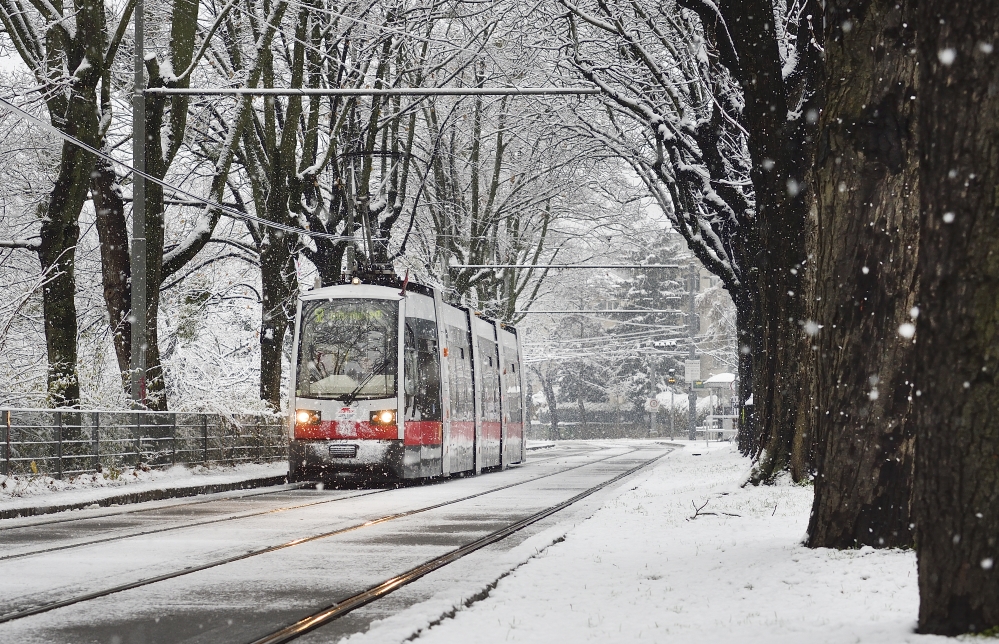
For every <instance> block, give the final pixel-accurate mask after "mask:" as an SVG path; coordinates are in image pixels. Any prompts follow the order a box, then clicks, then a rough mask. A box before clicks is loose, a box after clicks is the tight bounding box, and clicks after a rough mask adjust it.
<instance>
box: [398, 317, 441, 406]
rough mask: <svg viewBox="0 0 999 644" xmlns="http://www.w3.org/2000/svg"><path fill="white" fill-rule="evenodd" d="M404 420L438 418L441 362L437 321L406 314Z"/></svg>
mask: <svg viewBox="0 0 999 644" xmlns="http://www.w3.org/2000/svg"><path fill="white" fill-rule="evenodd" d="M405 346H406V349H405V370H406V371H405V381H406V384H405V393H406V420H441V418H442V413H441V365H440V353H439V351H438V350H437V325H436V324H435V323H434V322H433V321H432V320H424V319H422V318H406V345H405Z"/></svg>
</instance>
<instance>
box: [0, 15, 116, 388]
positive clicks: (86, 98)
mask: <svg viewBox="0 0 999 644" xmlns="http://www.w3.org/2000/svg"><path fill="white" fill-rule="evenodd" d="M32 7H33V11H30V10H29V9H28V8H27V6H26V5H24V4H22V3H21V2H19V1H18V0H5V1H4V2H2V3H0V21H2V22H3V25H4V28H5V31H6V34H7V36H8V37H9V38H10V39H11V41H12V42H13V44H14V47H15V49H16V50H17V53H18V55H19V56H20V57H21V60H22V61H23V62H24V64H25V65H26V66H27V68H28V69H29V70H30V71H31V73H32V74H33V75H34V76H35V79H36V81H37V82H38V83H39V85H40V87H41V89H42V90H43V96H44V98H45V102H46V106H47V107H48V111H49V119H50V121H51V122H52V124H53V125H54V126H55V127H57V128H59V129H60V130H61V131H63V132H65V133H66V134H68V135H70V136H73V137H75V138H77V139H80V140H81V141H83V142H84V143H86V144H88V145H91V146H95V145H98V144H99V139H100V119H101V106H100V105H99V104H98V98H97V85H98V83H99V82H100V81H101V78H102V76H103V74H104V70H105V66H106V65H107V64H109V62H108V61H110V60H113V58H114V51H115V50H116V47H117V39H114V40H112V43H111V44H110V46H109V38H108V33H107V24H106V19H107V17H108V16H107V15H106V7H105V6H104V4H103V2H101V1H100V0H81V1H80V2H78V3H76V4H75V6H74V7H73V12H72V16H69V15H66V14H65V13H64V12H65V9H64V8H63V7H62V5H61V4H59V5H58V6H56V5H53V4H50V3H47V2H38V3H32ZM125 13H126V15H127V13H128V10H126V12H125ZM43 32H44V35H43ZM93 167H94V157H93V155H91V154H90V153H88V152H84V150H83V149H82V148H80V147H78V146H77V145H76V144H74V143H70V142H68V141H66V142H63V143H62V155H61V158H60V162H59V167H58V170H57V176H56V179H55V183H54V185H53V188H52V191H51V193H50V195H49V198H48V201H47V203H46V204H45V206H43V208H42V211H41V212H39V215H40V219H41V229H40V238H41V246H40V247H39V248H38V257H39V260H40V261H41V265H42V272H43V274H45V275H47V276H48V282H47V284H46V286H45V288H44V289H43V292H42V293H43V294H42V302H43V312H44V318H45V338H46V345H47V353H48V363H49V366H48V393H49V400H50V402H51V403H52V404H54V405H58V406H75V405H78V404H79V402H80V385H79V379H78V375H77V364H76V363H77V312H76V304H75V296H76V279H75V270H76V267H75V258H76V245H77V238H78V236H79V232H80V230H79V223H78V221H79V216H80V211H81V209H82V208H83V204H84V202H85V201H86V199H87V191H88V188H89V186H90V178H91V171H92V170H93Z"/></svg>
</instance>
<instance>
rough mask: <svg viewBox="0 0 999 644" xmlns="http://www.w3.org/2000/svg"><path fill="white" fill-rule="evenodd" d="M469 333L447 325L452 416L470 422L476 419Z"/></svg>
mask: <svg viewBox="0 0 999 644" xmlns="http://www.w3.org/2000/svg"><path fill="white" fill-rule="evenodd" d="M469 340H470V338H469V335H468V331H466V330H464V329H460V328H458V327H456V326H453V325H451V324H449V325H447V343H448V346H449V347H450V349H451V351H450V354H451V355H450V357H449V358H448V374H449V377H448V380H449V381H450V382H449V384H450V393H451V414H452V416H453V418H454V419H455V420H461V421H470V420H473V419H474V418H475V402H474V400H473V398H472V366H471V364H469V359H468V355H469V354H468V353H467V352H466V351H465V349H466V348H468V346H469Z"/></svg>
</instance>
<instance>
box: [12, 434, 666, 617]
mask: <svg viewBox="0 0 999 644" xmlns="http://www.w3.org/2000/svg"><path fill="white" fill-rule="evenodd" d="M636 451H639V448H632V449H630V450H628V451H626V452H623V453H620V454H613V455H611V456H606V457H604V458H599V459H595V460H592V461H588V462H585V463H580V464H578V465H573V466H571V467H566V468H563V469H560V470H558V471H556V472H549V473H548V474H543V475H541V476H536V477H532V478H529V479H525V480H523V481H517V482H515V483H509V484H507V485H502V486H499V487H495V488H492V489H489V490H484V491H482V492H476V493H474V494H470V495H466V496H463V497H460V498H457V499H452V500H449V501H443V502H441V503H435V504H432V505H428V506H424V507H422V508H417V509H414V510H407V511H404V512H398V513H394V514H389V515H384V516H381V517H378V518H376V519H371V520H368V521H365V522H363V523H357V524H354V525H351V526H347V527H344V528H339V529H337V530H331V531H329V532H323V533H319V534H313V535H309V536H306V537H302V538H299V539H293V540H291V541H287V542H285V543H281V544H277V545H274V546H267V547H264V548H258V549H255V550H250V551H248V552H245V553H242V554H239V555H233V556H231V557H225V558H223V559H216V560H213V561H209V562H206V563H203V564H198V565H193V566H188V567H185V568H183V569H181V570H176V571H173V572H169V573H164V574H161V575H156V576H154V577H148V578H145V579H139V580H136V581H132V582H127V583H124V584H119V585H117V586H112V587H110V588H105V589H102V590H97V591H92V592H89V593H84V594H81V595H77V596H75V597H70V598H67V599H63V600H59V601H54V602H49V603H46V604H41V605H39V606H34V607H32V608H27V609H23V610H19V611H15V612H12V613H7V614H4V615H0V624H5V623H8V622H13V621H16V620H20V619H24V618H26V617H30V616H32V615H39V614H41V613H46V612H49V611H52V610H56V609H59V608H65V607H68V606H73V605H75V604H80V603H83V602H87V601H91V600H94V599H99V598H101V597H107V596H109V595H114V594H117V593H121V592H125V591H128V590H134V589H136V588H142V587H144V586H149V585H151V584H155V583H158V582H162V581H167V580H170V579H176V578H178V577H183V576H186V575H190V574H193V573H196V572H201V571H203V570H209V569H211V568H216V567H219V566H224V565H226V564H230V563H235V562H237V561H243V560H246V559H250V558H252V557H257V556H260V555H265V554H269V553H272V552H278V551H280V550H284V549H287V548H291V547H294V546H297V545H301V544H304V543H310V542H313V541H318V540H320V539H326V538H329V537H334V536H338V535H342V534H346V533H349V532H354V531H357V530H360V529H362V528H366V527H370V526H375V525H379V524H382V523H386V522H388V521H392V520H395V519H401V518H405V517H410V516H413V515H417V514H422V513H425V512H429V511H432V510H436V509H439V508H443V507H447V506H449V505H455V504H457V503H462V502H464V501H468V500H471V499H475V498H479V497H482V496H486V495H488V494H493V493H496V492H500V491H502V490H507V489H510V488H514V487H517V486H520V485H526V484H528V483H533V482H535V481H540V480H543V479H546V478H550V477H552V476H558V475H561V474H565V473H566V472H571V471H574V470H578V469H580V468H583V467H588V466H591V465H596V464H598V463H602V462H604V461H607V460H610V459H614V458H621V457H623V456H627V455H629V454H632V453H634V452H636ZM667 453H668V452H667ZM662 456H665V454H663V455H661V456H660V457H657V458H661V457H662ZM553 458H555V457H553ZM544 460H549V459H544ZM654 460H655V459H654ZM651 462H652V461H648V462H646V464H645V465H647V464H648V463H651ZM641 467H644V465H642V466H640V467H639V469H641ZM630 471H631V470H629V472H630ZM613 480H617V479H613ZM609 484H610V483H606V484H605V485H604V487H606V485H609ZM381 491H387V490H381ZM593 491H596V489H594V490H593ZM590 493H591V494H592V492H590ZM352 498H356V497H352ZM574 498H575V497H574ZM580 498H583V497H580ZM577 500H578V499H577ZM573 502H575V501H573ZM540 518H543V517H540ZM540 518H539V519H537V520H540ZM525 525H527V524H525ZM522 527H523V526H522ZM518 529H519V528H518ZM480 547H481V546H480ZM462 556H464V555H462ZM438 567H439V566H438ZM424 574H426V573H424ZM406 583H409V582H406ZM365 603H368V602H365Z"/></svg>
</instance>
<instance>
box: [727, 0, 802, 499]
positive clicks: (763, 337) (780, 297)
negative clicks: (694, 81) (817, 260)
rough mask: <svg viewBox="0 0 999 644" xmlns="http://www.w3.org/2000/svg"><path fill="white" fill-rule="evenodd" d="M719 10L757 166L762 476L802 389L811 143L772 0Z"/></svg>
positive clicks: (750, 244) (755, 321) (755, 317)
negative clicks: (793, 102)
mask: <svg viewBox="0 0 999 644" xmlns="http://www.w3.org/2000/svg"><path fill="white" fill-rule="evenodd" d="M720 6H721V10H722V14H723V15H724V17H725V20H726V22H727V26H728V30H729V33H731V36H732V40H733V42H734V44H735V50H736V53H737V55H738V64H737V76H738V77H739V80H740V84H741V86H742V89H743V93H744V97H745V108H744V109H743V120H744V123H745V125H746V129H747V130H748V131H749V152H750V156H751V157H752V160H753V170H752V181H753V189H754V194H755V197H756V225H755V226H753V227H752V228H751V229H750V230H749V231H748V240H747V244H746V246H747V250H748V255H749V257H747V262H748V263H749V265H750V268H749V270H748V275H749V277H748V279H747V282H748V288H749V289H750V290H751V297H752V298H753V300H754V304H755V306H754V310H753V314H752V323H751V334H752V335H751V337H752V344H751V350H752V354H753V362H754V364H753V401H754V414H755V421H756V423H755V424H756V427H757V439H756V440H755V446H756V455H757V456H759V469H758V473H757V478H758V479H759V480H767V479H770V478H771V477H772V476H773V475H774V474H775V473H776V472H778V471H781V470H784V469H786V468H787V467H788V466H789V465H790V462H791V458H792V449H793V443H794V433H795V431H796V429H797V416H798V403H799V399H800V384H801V383H800V382H799V379H798V373H797V371H796V368H795V367H794V366H793V365H797V364H798V363H799V360H800V353H801V347H802V340H801V337H800V330H799V323H800V322H801V319H802V314H801V311H802V303H801V271H802V269H803V266H804V264H805V245H804V230H805V217H806V214H807V212H808V204H809V199H810V198H811V195H810V193H809V191H808V190H807V182H806V176H805V175H806V172H807V169H808V163H807V161H808V160H809V159H810V153H809V151H810V146H811V144H812V142H811V140H810V139H809V137H808V128H807V127H805V126H804V124H803V123H801V122H800V119H799V121H792V120H789V118H788V108H789V94H788V91H789V86H788V84H787V83H786V82H785V79H784V77H783V74H782V68H781V57H780V52H779V49H778V45H777V37H776V32H775V28H774V11H773V5H772V3H771V2H770V1H769V0H753V1H741V0H740V1H735V0H730V1H727V2H722V3H720ZM810 64H811V60H810V59H809V58H807V57H806V58H805V59H804V60H802V61H801V62H799V65H801V66H803V67H805V68H808V66H809V65H810ZM806 71H807V69H806ZM806 75H807V74H806Z"/></svg>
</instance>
